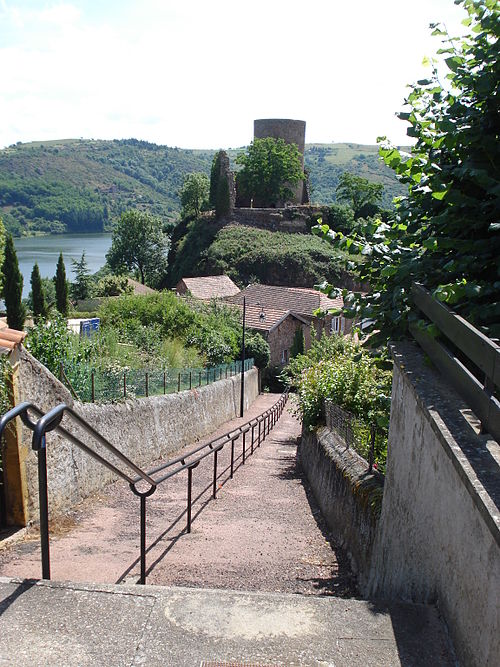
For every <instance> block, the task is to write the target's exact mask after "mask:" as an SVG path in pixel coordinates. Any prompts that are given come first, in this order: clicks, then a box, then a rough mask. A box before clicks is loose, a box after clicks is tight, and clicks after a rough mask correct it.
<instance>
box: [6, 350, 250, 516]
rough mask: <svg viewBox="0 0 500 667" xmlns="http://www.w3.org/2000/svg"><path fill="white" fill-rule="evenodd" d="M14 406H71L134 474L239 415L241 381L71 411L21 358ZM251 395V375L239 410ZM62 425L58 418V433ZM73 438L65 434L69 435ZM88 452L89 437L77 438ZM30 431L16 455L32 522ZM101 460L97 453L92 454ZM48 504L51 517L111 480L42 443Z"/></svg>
mask: <svg viewBox="0 0 500 667" xmlns="http://www.w3.org/2000/svg"><path fill="white" fill-rule="evenodd" d="M19 387H20V392H19V393H20V396H19V398H20V400H21V401H23V400H30V401H32V402H33V403H35V404H36V405H38V406H39V407H40V408H41V409H42V410H43V411H47V410H48V409H50V408H52V407H54V406H55V405H57V404H59V403H67V404H68V405H70V406H72V407H73V408H74V409H75V410H76V411H77V412H78V413H79V414H80V415H81V416H82V417H83V418H84V419H86V420H88V421H89V422H90V423H91V424H92V426H93V427H94V428H95V429H96V430H97V431H98V432H99V433H101V434H102V435H103V436H104V437H105V438H107V439H108V440H109V441H110V442H111V443H112V444H113V445H115V446H116V447H117V448H118V449H120V451H122V452H123V453H124V454H125V455H126V456H127V457H129V458H130V459H131V460H132V461H133V462H134V463H136V464H137V465H139V466H149V464H151V463H152V462H153V461H155V460H157V459H159V458H163V457H166V456H168V455H170V454H172V453H173V452H175V451H177V450H178V449H180V448H181V447H184V446H185V445H188V444H189V443H195V442H196V441H197V440H199V439H201V438H203V437H205V436H207V435H208V434H210V433H211V432H212V431H214V430H215V429H217V428H218V427H219V426H220V425H221V424H223V423H224V422H225V421H228V420H230V419H233V418H234V417H236V416H238V415H239V406H240V378H239V377H232V378H228V379H227V380H220V381H219V382H214V383H212V384H210V385H208V386H204V387H200V388H196V389H193V390H191V391H182V392H180V393H178V394H168V395H166V396H154V397H149V398H139V399H129V400H126V401H121V402H119V403H113V404H99V403H77V402H75V401H73V399H72V397H71V395H70V394H69V392H68V391H67V390H66V388H65V387H64V386H63V385H62V384H61V383H60V382H59V381H58V380H57V379H56V378H55V377H54V376H53V375H52V374H51V373H50V372H49V371H48V370H47V369H46V368H45V367H44V366H42V365H41V364H40V363H39V362H38V361H36V359H34V358H33V357H32V356H31V355H30V354H29V353H27V352H26V351H23V352H22V356H21V359H20V365H19ZM257 395H258V372H257V369H255V368H254V369H252V370H250V371H247V373H246V374H245V406H246V407H248V406H249V405H250V404H251V403H252V402H253V401H254V400H255V398H256V397H257ZM68 423H69V420H67V418H65V419H64V420H63V423H62V425H63V426H66V425H67V424H68ZM71 430H72V429H71ZM75 433H77V434H81V435H82V439H83V437H84V442H86V443H87V444H89V437H88V436H83V433H82V432H81V431H79V429H78V428H76V429H75ZM30 445H31V431H29V430H28V429H26V428H24V427H23V435H22V445H21V446H22V447H23V449H24V450H25V451H26V452H27V456H26V458H25V460H26V465H25V475H26V483H27V488H28V517H29V518H31V519H36V518H37V508H38V496H37V494H38V482H37V465H36V455H35V454H34V453H33V452H29V449H30ZM97 451H98V452H99V453H102V454H103V453H104V452H103V450H102V449H99V448H98V449H97ZM47 460H48V463H47V465H48V477H49V502H50V509H51V513H57V511H62V510H64V509H67V508H68V506H71V505H73V504H75V503H76V502H78V501H80V500H82V499H83V498H85V497H87V496H88V495H90V494H91V493H94V492H95V491H98V490H100V489H102V488H103V487H104V486H105V485H106V484H108V483H109V482H111V481H113V480H114V479H115V477H114V475H113V474H112V473H111V471H109V470H108V469H107V468H105V467H104V466H102V465H101V464H100V463H98V462H97V461H95V460H94V459H92V458H91V457H89V456H88V455H87V454H85V453H84V452H82V451H81V450H80V449H79V448H77V447H75V446H74V445H72V444H71V443H70V442H68V441H67V440H65V439H63V438H62V437H60V436H59V435H56V434H54V433H49V434H48V436H47Z"/></svg>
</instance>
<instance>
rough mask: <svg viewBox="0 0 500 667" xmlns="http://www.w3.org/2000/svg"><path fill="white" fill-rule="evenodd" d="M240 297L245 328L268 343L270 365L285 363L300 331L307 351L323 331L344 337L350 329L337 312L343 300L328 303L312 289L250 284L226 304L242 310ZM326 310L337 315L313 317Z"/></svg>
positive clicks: (329, 300) (336, 299) (326, 298)
mask: <svg viewBox="0 0 500 667" xmlns="http://www.w3.org/2000/svg"><path fill="white" fill-rule="evenodd" d="M243 297H245V300H246V312H247V326H248V328H250V329H253V330H255V331H259V333H261V334H263V335H264V337H265V338H266V340H267V341H268V343H269V347H270V348H271V364H272V365H285V364H287V363H288V361H289V358H290V348H291V346H292V343H293V339H294V336H295V332H296V330H297V329H298V328H299V327H301V328H302V329H303V331H304V340H305V347H306V350H307V349H309V347H310V346H311V341H312V337H313V336H318V337H319V336H321V334H322V332H323V331H324V332H325V333H326V335H328V336H330V335H331V334H332V333H338V334H346V333H348V332H349V331H350V330H351V328H352V321H351V320H348V319H346V318H345V317H344V316H343V315H342V313H341V312H340V311H341V309H342V308H343V306H344V300H343V299H342V297H338V298H335V299H330V298H329V297H327V296H326V295H325V294H322V293H321V292H318V291H317V290H314V289H308V288H302V287H281V286H277V285H260V284H253V285H249V286H248V287H247V288H245V289H244V290H242V291H241V292H239V293H238V294H236V295H234V296H231V297H228V298H226V299H225V301H227V302H229V303H234V304H236V305H238V306H240V307H242V304H243ZM329 309H335V310H337V311H338V312H337V313H329V314H326V315H325V316H323V317H318V316H316V315H315V314H314V313H315V312H316V311H318V310H321V311H324V312H325V311H327V310H329Z"/></svg>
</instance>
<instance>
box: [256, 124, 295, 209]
mask: <svg viewBox="0 0 500 667" xmlns="http://www.w3.org/2000/svg"><path fill="white" fill-rule="evenodd" d="M253 136H254V139H265V138H266V137H272V138H273V139H283V141H285V142H286V143H287V144H296V145H297V146H298V149H299V153H300V157H301V163H302V169H304V148H305V142H306V122H305V120H291V119H290V118H260V119H259V120H254V122H253ZM288 203H291V204H305V203H307V193H306V189H305V187H304V183H299V184H298V185H297V187H296V188H295V193H294V199H293V201H291V202H288Z"/></svg>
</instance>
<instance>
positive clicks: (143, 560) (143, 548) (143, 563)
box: [139, 495, 146, 585]
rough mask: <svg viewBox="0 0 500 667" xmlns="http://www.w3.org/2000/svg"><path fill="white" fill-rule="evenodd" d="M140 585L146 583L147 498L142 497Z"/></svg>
mask: <svg viewBox="0 0 500 667" xmlns="http://www.w3.org/2000/svg"><path fill="white" fill-rule="evenodd" d="M139 583H140V584H142V585H144V584H145V583H146V496H145V495H141V577H140V579H139Z"/></svg>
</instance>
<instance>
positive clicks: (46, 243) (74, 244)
mask: <svg viewBox="0 0 500 667" xmlns="http://www.w3.org/2000/svg"><path fill="white" fill-rule="evenodd" d="M14 245H15V247H16V253H17V260H18V262H19V270H20V271H21V273H22V274H23V278H24V284H23V297H27V296H28V294H29V292H30V291H31V285H30V279H31V272H32V270H33V265H34V264H35V262H38V268H39V269H40V275H41V276H42V278H53V277H54V276H55V275H56V266H57V260H58V259H59V253H60V252H62V254H63V259H64V265H65V267H66V277H67V278H68V280H73V279H74V276H75V274H74V273H73V268H72V263H71V260H72V259H74V260H79V259H80V258H81V256H82V252H83V251H84V250H85V259H86V260H87V264H88V267H89V270H90V272H91V273H95V272H96V271H97V270H98V269H100V268H101V267H102V266H104V264H105V262H106V257H105V255H106V253H107V252H108V250H109V248H110V247H111V234H54V235H52V236H30V237H24V236H23V237H22V238H18V239H14Z"/></svg>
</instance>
